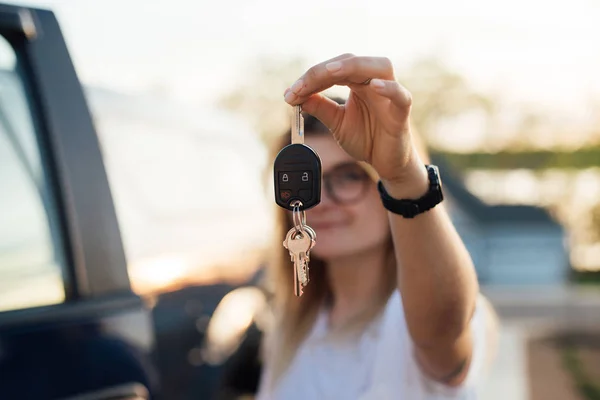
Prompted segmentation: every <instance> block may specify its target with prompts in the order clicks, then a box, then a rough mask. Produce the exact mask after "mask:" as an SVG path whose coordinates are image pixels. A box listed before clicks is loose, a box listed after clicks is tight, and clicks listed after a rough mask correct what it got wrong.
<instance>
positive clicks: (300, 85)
mask: <svg viewBox="0 0 600 400" xmlns="http://www.w3.org/2000/svg"><path fill="white" fill-rule="evenodd" d="M303 87H304V82H303V81H302V79H298V80H297V81H296V82H294V84H293V85H292V87H291V88H290V89H292V92H294V93H299V92H300V90H302V88H303Z"/></svg>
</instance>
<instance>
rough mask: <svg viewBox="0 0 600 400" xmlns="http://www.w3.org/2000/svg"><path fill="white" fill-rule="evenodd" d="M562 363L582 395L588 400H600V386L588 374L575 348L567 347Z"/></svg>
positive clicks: (563, 351)
mask: <svg viewBox="0 0 600 400" xmlns="http://www.w3.org/2000/svg"><path fill="white" fill-rule="evenodd" d="M562 361H563V365H564V367H565V368H566V369H567V371H569V373H570V374H571V376H572V378H573V380H574V381H575V385H576V386H577V390H579V392H580V393H581V395H582V396H584V397H585V398H586V399H588V400H600V385H599V383H598V382H594V381H593V380H592V379H591V378H590V376H589V375H588V374H587V373H586V371H585V370H584V368H583V365H582V362H581V360H580V359H579V357H578V356H577V350H576V349H575V348H574V347H572V346H566V347H565V348H563V349H562Z"/></svg>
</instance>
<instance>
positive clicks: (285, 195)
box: [279, 190, 292, 200]
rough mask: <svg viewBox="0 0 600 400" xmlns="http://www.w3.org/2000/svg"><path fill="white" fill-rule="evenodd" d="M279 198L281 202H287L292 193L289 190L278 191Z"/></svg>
mask: <svg viewBox="0 0 600 400" xmlns="http://www.w3.org/2000/svg"><path fill="white" fill-rule="evenodd" d="M279 197H281V198H282V199H283V200H289V198H290V197H292V191H291V190H280V191H279Z"/></svg>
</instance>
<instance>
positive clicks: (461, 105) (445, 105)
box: [400, 57, 495, 138]
mask: <svg viewBox="0 0 600 400" xmlns="http://www.w3.org/2000/svg"><path fill="white" fill-rule="evenodd" d="M400 79H401V82H402V84H403V85H405V86H406V87H407V88H408V90H410V92H411V93H412V95H413V110H412V120H413V123H414V124H415V126H416V127H417V129H418V130H419V131H420V132H421V133H422V134H423V135H424V136H425V138H427V137H429V138H431V135H432V134H433V132H435V129H436V127H437V125H438V124H439V123H440V122H441V121H442V120H445V119H448V118H452V117H457V116H459V115H461V114H464V113H466V112H470V111H474V110H481V111H483V112H484V113H485V114H486V115H487V116H488V117H491V116H492V114H493V113H494V111H495V107H494V102H493V100H492V99H491V98H490V97H488V96H485V95H483V94H481V93H477V92H475V91H474V90H473V89H472V88H471V87H470V86H469V84H468V82H467V80H466V79H465V77H463V76H462V75H460V74H458V73H457V72H455V71H452V70H451V69H450V68H449V67H448V66H447V65H445V64H444V63H443V62H442V61H441V60H440V59H438V58H435V57H428V58H423V59H421V60H418V61H417V62H415V63H414V64H412V65H411V66H410V67H409V68H408V69H407V70H406V71H405V72H402V76H401V78H400Z"/></svg>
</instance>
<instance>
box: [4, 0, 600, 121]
mask: <svg viewBox="0 0 600 400" xmlns="http://www.w3.org/2000/svg"><path fill="white" fill-rule="evenodd" d="M15 3H18V4H25V5H33V6H39V7H43V8H50V9H52V10H54V12H55V13H56V15H57V17H58V19H59V22H60V24H61V26H62V29H63V32H64V35H65V37H66V40H67V43H68V46H69V49H70V51H71V54H72V56H73V59H74V62H75V65H76V68H77V70H78V73H79V75H80V77H81V79H82V80H83V81H84V82H85V83H88V84H93V85H101V86H105V87H111V88H114V89H118V90H128V91H132V90H133V91H136V90H144V89H147V88H152V87H163V88H166V90H167V91H168V92H169V93H170V95H171V96H173V97H174V98H176V99H180V100H183V101H186V102H190V103H191V104H199V105H201V104H211V103H212V102H214V100H215V98H216V97H218V96H219V95H220V94H223V93H226V92H227V91H228V90H229V89H230V88H232V87H234V86H235V85H237V84H240V82H243V81H244V80H245V79H247V78H248V77H247V76H245V75H244V73H245V71H247V70H248V67H249V66H252V65H253V63H255V62H256V61H257V60H258V59H259V58H261V57H270V58H272V59H275V60H278V59H279V60H285V59H286V58H290V57H294V56H301V57H303V58H304V59H306V60H307V63H309V64H312V63H317V62H320V61H323V60H326V59H328V58H331V57H334V56H336V55H338V54H341V53H345V52H352V53H355V54H357V55H377V56H386V57H389V58H390V59H392V61H393V62H394V63H395V65H396V67H397V68H398V70H399V71H401V70H402V68H406V67H407V66H408V65H409V64H410V63H411V62H413V61H414V60H416V59H418V58H419V57H423V56H427V55H431V54H435V55H437V56H439V57H441V58H442V59H443V60H445V61H446V62H447V63H448V64H449V65H450V66H452V67H453V68H456V70H457V71H459V72H461V73H463V74H464V75H465V76H467V77H468V79H469V80H470V81H471V82H472V84H473V85H474V87H475V88H477V89H481V90H485V91H491V92H494V93H501V94H503V95H506V96H507V98H508V99H510V100H511V101H515V102H524V103H531V104H539V105H541V106H544V107H549V108H551V109H557V110H568V112H569V113H570V114H571V115H572V116H573V117H574V118H578V117H580V116H582V115H581V114H585V113H586V112H589V110H586V109H585V107H583V106H584V105H585V104H587V103H588V102H589V100H590V98H600V79H597V77H596V75H597V71H600V51H599V50H600V24H598V21H599V20H600V2H599V1H596V0H572V1H569V2H558V1H554V2H548V1H539V0H503V1H494V2H492V1H481V0H461V1H452V2H450V1H447V0H424V1H418V2H414V1H412V2H408V1H404V0H400V1H383V0H369V1H356V0H349V1H343V2H342V1H339V0H306V1H303V2H300V3H291V2H286V1H280V0H256V1H237V0H221V1H211V2H208V1H205V0H201V1H186V0H169V1H166V0H145V1H140V0H103V1H96V0H41V1H17V2H15ZM294 4H295V5H294ZM398 77H399V79H400V81H401V80H402V77H401V73H399V74H398ZM583 116H584V115H583Z"/></svg>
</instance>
